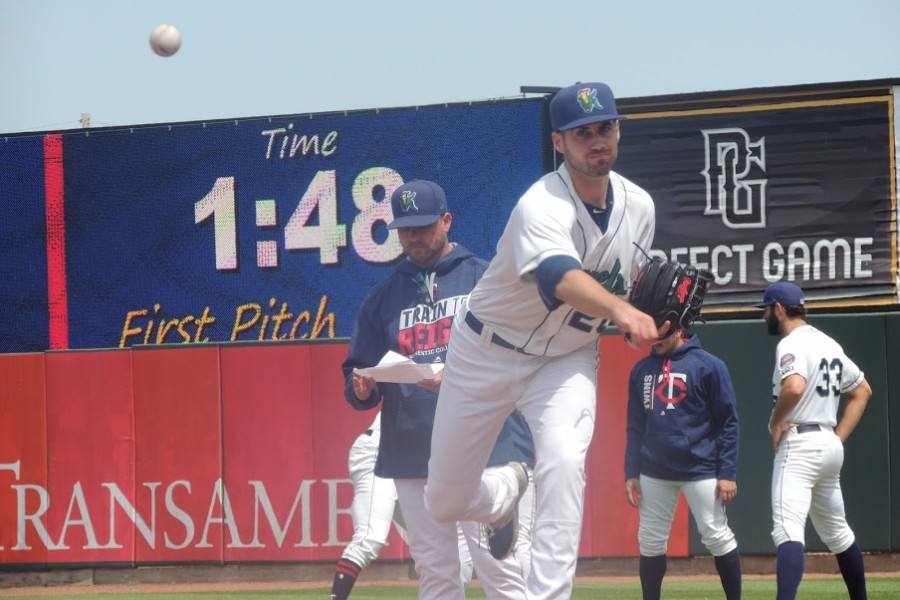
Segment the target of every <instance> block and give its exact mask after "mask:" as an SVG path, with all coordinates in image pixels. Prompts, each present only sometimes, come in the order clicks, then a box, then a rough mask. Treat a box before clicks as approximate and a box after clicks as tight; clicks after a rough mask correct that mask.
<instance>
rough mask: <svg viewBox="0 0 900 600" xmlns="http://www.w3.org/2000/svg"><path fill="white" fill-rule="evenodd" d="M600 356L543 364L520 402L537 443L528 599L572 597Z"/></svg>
mask: <svg viewBox="0 0 900 600" xmlns="http://www.w3.org/2000/svg"><path fill="white" fill-rule="evenodd" d="M596 375H597V351H596V349H595V348H593V347H590V346H589V347H585V348H584V349H583V350H579V351H577V352H574V353H571V354H568V355H566V356H561V357H556V358H548V359H544V362H543V364H542V365H541V367H540V368H539V369H538V370H536V371H535V372H534V374H533V375H532V376H531V379H530V381H529V382H528V387H527V389H526V390H525V391H524V392H523V394H522V397H521V398H520V400H519V410H521V412H522V414H523V415H525V419H526V420H527V421H528V426H529V427H530V429H531V433H532V437H533V439H534V450H535V457H536V464H535V469H534V486H535V508H534V515H535V517H534V529H533V531H532V544H531V572H530V573H529V576H528V580H527V583H526V588H527V590H528V598H529V599H531V598H535V599H537V598H568V597H569V596H570V595H571V593H572V583H573V578H574V574H575V566H576V562H577V559H578V546H579V542H580V539H581V523H582V511H583V508H584V481H585V479H584V478H585V471H584V462H585V458H586V456H587V450H588V446H589V445H590V442H591V437H592V436H593V433H594V413H595V410H596V397H597V392H596Z"/></svg>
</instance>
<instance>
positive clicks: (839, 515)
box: [756, 281, 872, 600]
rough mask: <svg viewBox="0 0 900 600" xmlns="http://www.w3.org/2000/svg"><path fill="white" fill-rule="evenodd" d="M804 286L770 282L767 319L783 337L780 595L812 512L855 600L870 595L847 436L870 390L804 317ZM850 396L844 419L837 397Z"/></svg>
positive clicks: (778, 422)
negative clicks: (850, 494)
mask: <svg viewBox="0 0 900 600" xmlns="http://www.w3.org/2000/svg"><path fill="white" fill-rule="evenodd" d="M804 304H805V301H804V296H803V291H802V290H801V289H800V288H799V287H798V286H797V285H795V284H793V283H790V282H787V281H780V282H778V283H774V284H772V285H770V286H769V287H768V288H767V289H766V292H765V295H764V296H763V301H762V303H760V304H757V305H756V306H757V307H759V308H764V309H765V311H764V312H763V318H764V319H765V320H766V326H767V328H768V331H769V333H770V334H772V335H780V336H782V339H781V341H779V342H778V349H777V350H776V353H775V371H774V375H773V377H772V395H773V397H774V398H775V408H774V409H773V410H772V417H771V418H770V419H769V431H770V433H771V434H772V443H773V445H774V448H775V467H774V469H773V471H772V519H773V525H774V526H773V528H772V539H773V540H774V541H775V545H776V546H777V547H778V559H777V579H778V596H777V600H792V599H793V598H795V597H796V595H797V588H798V587H799V586H800V581H801V579H802V578H803V546H804V531H805V529H806V517H807V515H808V516H809V517H810V519H812V523H813V526H814V527H815V528H816V532H817V533H818V534H819V537H820V538H822V541H823V542H825V545H826V546H828V549H829V550H830V551H831V552H833V553H834V555H835V557H836V558H837V562H838V566H839V568H840V570H841V574H842V575H843V577H844V582H845V583H846V584H847V591H848V592H849V593H850V598H851V600H861V599H864V598H866V575H865V566H864V564H863V556H862V552H861V551H860V548H859V544H858V543H857V542H856V537H855V536H854V535H853V531H852V530H851V529H850V526H849V525H848V524H847V519H846V517H845V515H844V498H843V495H842V494H841V466H842V465H843V463H844V442H845V441H846V440H847V438H848V437H849V436H850V434H851V433H852V432H853V430H854V428H856V425H857V424H858V423H859V420H860V418H861V417H862V415H863V411H864V410H865V408H866V404H867V403H868V401H869V397H870V396H871V395H872V388H871V387H869V383H868V381H866V378H865V376H864V375H863V372H862V371H860V370H859V367H857V366H856V363H854V362H853V361H852V360H851V359H850V358H849V357H848V356H847V355H846V354H845V353H844V350H843V349H842V348H841V346H840V344H838V343H837V342H836V341H835V340H833V339H832V338H830V337H829V336H827V335H825V334H824V333H822V332H821V331H819V330H818V329H816V328H815V327H813V326H811V325H808V324H807V322H806V308H805V306H804ZM841 395H846V402H845V403H844V411H843V414H842V415H841V420H840V422H838V420H837V414H838V404H840V401H841Z"/></svg>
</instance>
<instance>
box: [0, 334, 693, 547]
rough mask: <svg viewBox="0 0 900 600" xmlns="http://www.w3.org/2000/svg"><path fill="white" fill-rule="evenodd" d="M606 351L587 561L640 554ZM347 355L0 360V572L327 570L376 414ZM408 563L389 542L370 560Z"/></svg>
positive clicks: (631, 357)
mask: <svg viewBox="0 0 900 600" xmlns="http://www.w3.org/2000/svg"><path fill="white" fill-rule="evenodd" d="M601 348H602V360H601V366H600V373H599V377H600V382H601V383H600V386H599V394H598V395H599V400H598V413H597V414H598V416H597V424H596V431H595V435H594V442H593V445H592V447H591V451H590V455H589V460H588V470H587V473H588V475H587V477H588V488H587V491H586V504H585V525H584V530H583V537H582V547H581V554H582V556H634V555H636V554H637V511H635V510H634V509H632V508H631V507H630V506H629V505H628V504H627V503H626V502H625V498H624V481H623V479H624V476H623V474H622V461H623V456H624V443H625V410H626V409H625V407H626V392H627V390H626V389H625V387H626V386H627V382H625V379H624V378H623V377H622V375H621V374H622V373H627V372H628V370H630V368H631V366H632V365H633V364H634V362H635V361H636V360H637V359H638V358H639V355H638V354H637V353H635V352H634V351H632V350H630V349H628V348H627V347H626V346H625V345H624V343H623V342H622V341H621V340H620V339H618V338H616V337H604V338H603V340H602V345H601ZM346 352H347V345H346V344H345V343H337V344H336V343H325V342H323V343H312V344H248V345H203V344H199V345H193V346H166V347H156V348H138V349H124V350H112V351H73V352H53V353H48V354H28V355H0V386H2V387H0V409H2V412H0V434H3V435H2V438H0V509H2V512H0V546H2V547H0V564H3V563H17V564H43V563H48V564H67V563H68V564H71V563H85V564H103V563H125V564H129V563H137V564H150V563H191V562H198V561H199V562H255V561H303V560H336V559H337V558H338V557H339V556H340V554H341V552H342V550H343V548H344V546H345V545H346V543H347V542H348V541H349V540H350V538H351V535H352V524H351V519H350V515H349V507H350V503H351V501H352V499H353V493H352V486H351V485H350V481H349V473H348V470H347V454H348V451H349V449H350V446H351V444H352V443H353V441H354V440H355V439H356V437H357V436H358V435H359V434H360V433H361V432H362V431H364V430H365V429H367V428H368V426H369V424H370V423H371V421H372V419H373V418H374V416H375V412H374V411H356V410H353V409H352V408H351V407H350V406H349V405H348V404H347V403H346V401H345V400H344V398H343V379H342V375H341V372H340V365H341V362H342V361H343V359H344V357H345V356H346ZM45 397H46V400H45ZM10 465H12V466H10ZM16 470H18V477H17V476H16ZM19 495H21V497H22V498H23V502H24V510H19V507H18V497H19ZM20 513H21V514H20ZM687 525H688V521H687V512H686V510H685V507H684V506H680V507H679V512H678V513H677V514H676V523H675V525H674V527H673V533H672V539H671V542H670V545H669V553H670V554H671V555H673V556H679V555H686V554H687V549H688V536H687V531H688V527H687ZM408 556H409V554H408V549H407V548H406V546H405V545H404V544H403V543H402V541H401V540H400V538H399V536H398V535H397V534H396V532H392V534H391V538H390V539H389V544H388V546H387V547H386V548H385V549H384V550H383V552H382V554H381V557H382V558H407V557H408Z"/></svg>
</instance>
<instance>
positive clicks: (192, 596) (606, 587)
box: [0, 577, 900, 600]
mask: <svg viewBox="0 0 900 600" xmlns="http://www.w3.org/2000/svg"><path fill="white" fill-rule="evenodd" d="M868 590H869V599H870V600H888V599H891V600H894V599H897V598H900V578H896V577H891V578H888V577H870V578H869V580H868ZM85 591H86V590H81V591H80V593H78V594H71V595H51V596H47V595H41V596H40V598H42V599H43V600H69V599H73V600H110V599H111V598H113V597H115V598H116V599H120V600H175V599H178V598H186V599H188V600H207V599H208V600H213V599H217V598H226V599H228V598H251V599H264V600H281V599H284V600H287V599H289V598H290V599H292V600H297V599H301V600H324V599H326V598H328V592H329V590H328V588H325V587H322V588H311V589H303V590H265V591H262V590H257V591H251V590H248V591H240V592H179V593H135V594H131V593H126V594H123V593H121V592H119V593H117V594H115V596H113V595H111V594H103V593H84V592H85ZM662 595H663V598H664V599H665V600H706V599H710V600H712V599H719V598H722V597H723V596H722V588H721V587H720V586H719V582H718V581H716V580H712V579H711V580H691V581H683V580H682V581H666V582H664V583H663V594H662ZM0 596H2V597H7V598H9V597H11V598H26V597H27V598H34V597H36V596H16V595H15V590H9V589H7V590H0ZM484 597H485V596H484V593H483V592H482V591H481V588H480V587H478V586H477V585H476V586H473V587H472V588H471V589H470V590H469V593H468V595H467V598H469V599H472V600H475V599H483V598H484ZM774 597H775V581H774V580H770V579H765V580H761V579H751V580H744V589H743V600H763V599H765V600H771V599H772V598H774ZM351 598H352V599H353V600H389V599H390V600H415V598H416V588H415V586H413V585H401V586H380V585H360V586H357V588H356V589H355V590H354V593H353V595H352V596H351ZM572 598H573V599H580V600H594V599H603V598H609V599H615V600H641V589H640V584H638V583H637V582H633V583H578V584H577V585H576V587H575V593H574V594H573V595H572ZM797 598H798V600H845V599H846V598H847V589H846V588H845V587H844V582H843V581H842V580H841V579H816V578H813V577H809V578H806V579H804V580H803V583H802V584H801V586H800V593H799V594H798V596H797Z"/></svg>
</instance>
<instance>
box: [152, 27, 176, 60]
mask: <svg viewBox="0 0 900 600" xmlns="http://www.w3.org/2000/svg"><path fill="white" fill-rule="evenodd" d="M150 47H151V48H153V51H154V52H155V53H157V54H158V55H160V56H172V55H173V54H175V53H176V52H178V49H179V48H181V32H180V31H178V30H177V29H175V26H173V25H169V24H168V23H165V24H163V25H159V26H158V27H156V28H155V29H154V30H153V33H151V34H150Z"/></svg>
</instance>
